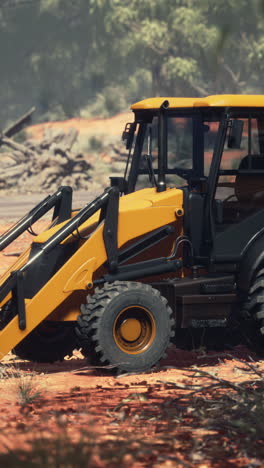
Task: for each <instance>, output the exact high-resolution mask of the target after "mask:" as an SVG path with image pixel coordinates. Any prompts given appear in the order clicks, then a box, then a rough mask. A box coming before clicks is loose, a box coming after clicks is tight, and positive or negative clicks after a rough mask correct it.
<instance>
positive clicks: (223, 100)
mask: <svg viewBox="0 0 264 468" xmlns="http://www.w3.org/2000/svg"><path fill="white" fill-rule="evenodd" d="M165 100H166V101H168V102H169V107H168V108H169V109H174V108H186V107H264V95H262V94H261V95H257V94H251V95H250V94H248V95H244V94H219V95H217V94H216V95H213V96H207V97H203V98H194V97H192V98H186V97H155V98H149V99H144V100H143V101H139V102H136V103H135V104H132V106H131V109H132V110H139V109H159V108H160V106H161V105H162V104H163V102H164V101H165Z"/></svg>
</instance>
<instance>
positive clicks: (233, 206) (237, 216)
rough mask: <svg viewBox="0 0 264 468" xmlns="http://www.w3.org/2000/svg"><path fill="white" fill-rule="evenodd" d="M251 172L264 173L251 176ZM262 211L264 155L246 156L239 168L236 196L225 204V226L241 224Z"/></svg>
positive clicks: (228, 199) (263, 199)
mask: <svg viewBox="0 0 264 468" xmlns="http://www.w3.org/2000/svg"><path fill="white" fill-rule="evenodd" d="M250 158H251V168H250V169H249V162H250ZM250 170H253V171H263V173H261V172H259V173H257V172H255V173H251V174H250V172H249V171H250ZM243 171H245V172H243ZM234 196H235V199H234V198H233V197H234ZM261 209H264V155H252V156H251V157H249V156H245V157H244V158H243V159H242V160H241V161H240V164H239V167H238V172H237V175H236V179H235V183H234V194H233V196H230V197H228V198H227V199H226V200H224V202H223V221H224V224H233V223H237V222H240V221H242V220H243V219H245V218H247V217H248V216H250V215H251V214H253V213H255V212H256V211H259V210H261Z"/></svg>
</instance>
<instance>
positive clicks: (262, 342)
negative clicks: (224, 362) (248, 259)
mask: <svg viewBox="0 0 264 468" xmlns="http://www.w3.org/2000/svg"><path fill="white" fill-rule="evenodd" d="M244 308H245V311H246V313H247V314H248V318H249V319H250V323H249V325H248V327H247V330H246V331H245V333H246V335H247V337H248V340H247V344H248V345H249V346H250V347H252V348H253V349H254V351H256V352H257V353H259V354H261V355H263V353H264V269H263V268H262V269H259V271H258V272H257V273H256V275H255V277H254V280H253V281H252V283H251V287H250V290H249V295H248V301H247V302H246V304H245V307H244Z"/></svg>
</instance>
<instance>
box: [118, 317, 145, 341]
mask: <svg viewBox="0 0 264 468" xmlns="http://www.w3.org/2000/svg"><path fill="white" fill-rule="evenodd" d="M140 334H141V324H140V322H139V320H136V319H133V318H129V319H126V320H124V321H123V323H122V324H121V327H120V335H121V336H122V338H123V339H124V340H126V341H135V340H137V339H138V338H139V336H140Z"/></svg>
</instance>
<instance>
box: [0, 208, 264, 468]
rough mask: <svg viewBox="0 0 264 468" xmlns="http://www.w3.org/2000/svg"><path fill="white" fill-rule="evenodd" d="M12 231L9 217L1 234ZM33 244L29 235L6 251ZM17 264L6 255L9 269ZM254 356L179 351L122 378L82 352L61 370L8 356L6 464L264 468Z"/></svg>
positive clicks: (2, 444)
mask: <svg viewBox="0 0 264 468" xmlns="http://www.w3.org/2000/svg"><path fill="white" fill-rule="evenodd" d="M8 203H9V204H10V206H9V204H8ZM11 205H12V202H10V201H9V202H7V201H6V204H5V206H6V207H7V213H8V211H10V210H11ZM8 206H9V208H10V210H8ZM45 222H46V221H42V222H41V223H40V224H39V225H38V226H37V227H36V229H43V227H44V224H45ZM10 224H12V220H11V219H6V218H5V219H2V220H1V222H0V233H1V232H3V231H4V230H5V229H6V228H7V227H9V226H10ZM28 242H30V236H29V234H24V235H23V236H22V237H21V239H20V240H18V241H17V242H16V243H15V244H14V245H12V247H8V248H7V249H6V250H5V252H4V253H17V252H20V251H21V250H22V249H24V248H25V246H26V245H27V243H28ZM13 261H14V257H13V256H5V255H4V254H3V253H1V254H0V265H1V271H2V272H3V271H4V270H5V269H6V267H7V266H9V265H10V264H12V262H13ZM252 358H253V359H256V358H255V356H254V355H252V354H250V352H249V350H248V349H247V348H244V347H241V346H240V347H239V346H238V347H236V348H235V349H234V350H233V351H231V352H230V351H228V350H225V351H223V352H218V353H216V352H210V353H205V351H204V350H203V349H200V350H198V351H192V352H191V351H189V352H187V351H180V350H176V348H175V347H173V348H172V349H171V351H170V354H169V357H168V358H167V359H166V361H163V362H161V364H160V367H159V368H158V369H155V370H154V371H153V372H152V373H148V374H142V375H124V376H113V375H111V374H110V372H109V370H107V369H106V370H99V369H90V368H89V367H87V363H86V362H85V361H84V360H83V359H82V358H81V355H80V353H78V352H76V354H75V356H74V357H73V358H71V359H70V360H66V361H64V362H63V363H58V364H53V365H43V364H42V365H40V364H32V363H29V362H22V361H19V360H14V357H12V355H8V356H7V357H6V358H5V359H4V360H3V361H2V365H1V367H0V391H1V401H0V412H1V418H0V466H1V467H9V466H10V467H13V466H14V467H19V466H23V467H31V466H41V467H46V466H47V467H48V466H49V467H86V466H87V467H99V468H100V467H116V466H120V467H135V468H137V467H138V468H139V467H167V468H170V467H200V468H205V467H219V468H220V467H221V468H222V467H230V468H231V467H248V466H252V467H260V466H264V463H263V460H264V445H263V428H264V423H263V421H264V409H263V403H262V401H263V400H262V397H263V390H264V377H263V376H264V362H263V361H260V360H256V362H255V363H254V364H253V365H254V368H255V371H254V372H253V371H252V368H251V366H252V361H251V359H252ZM256 372H257V373H256ZM223 379H224V380H223ZM259 379H260V380H259ZM259 382H260V383H259ZM260 392H261V393H260ZM245 395H246V398H245ZM247 395H249V397H248V396H247ZM259 397H260V398H261V400H259ZM248 398H249V399H248ZM259 401H261V404H260V406H259ZM261 431H262V432H261Z"/></svg>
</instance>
